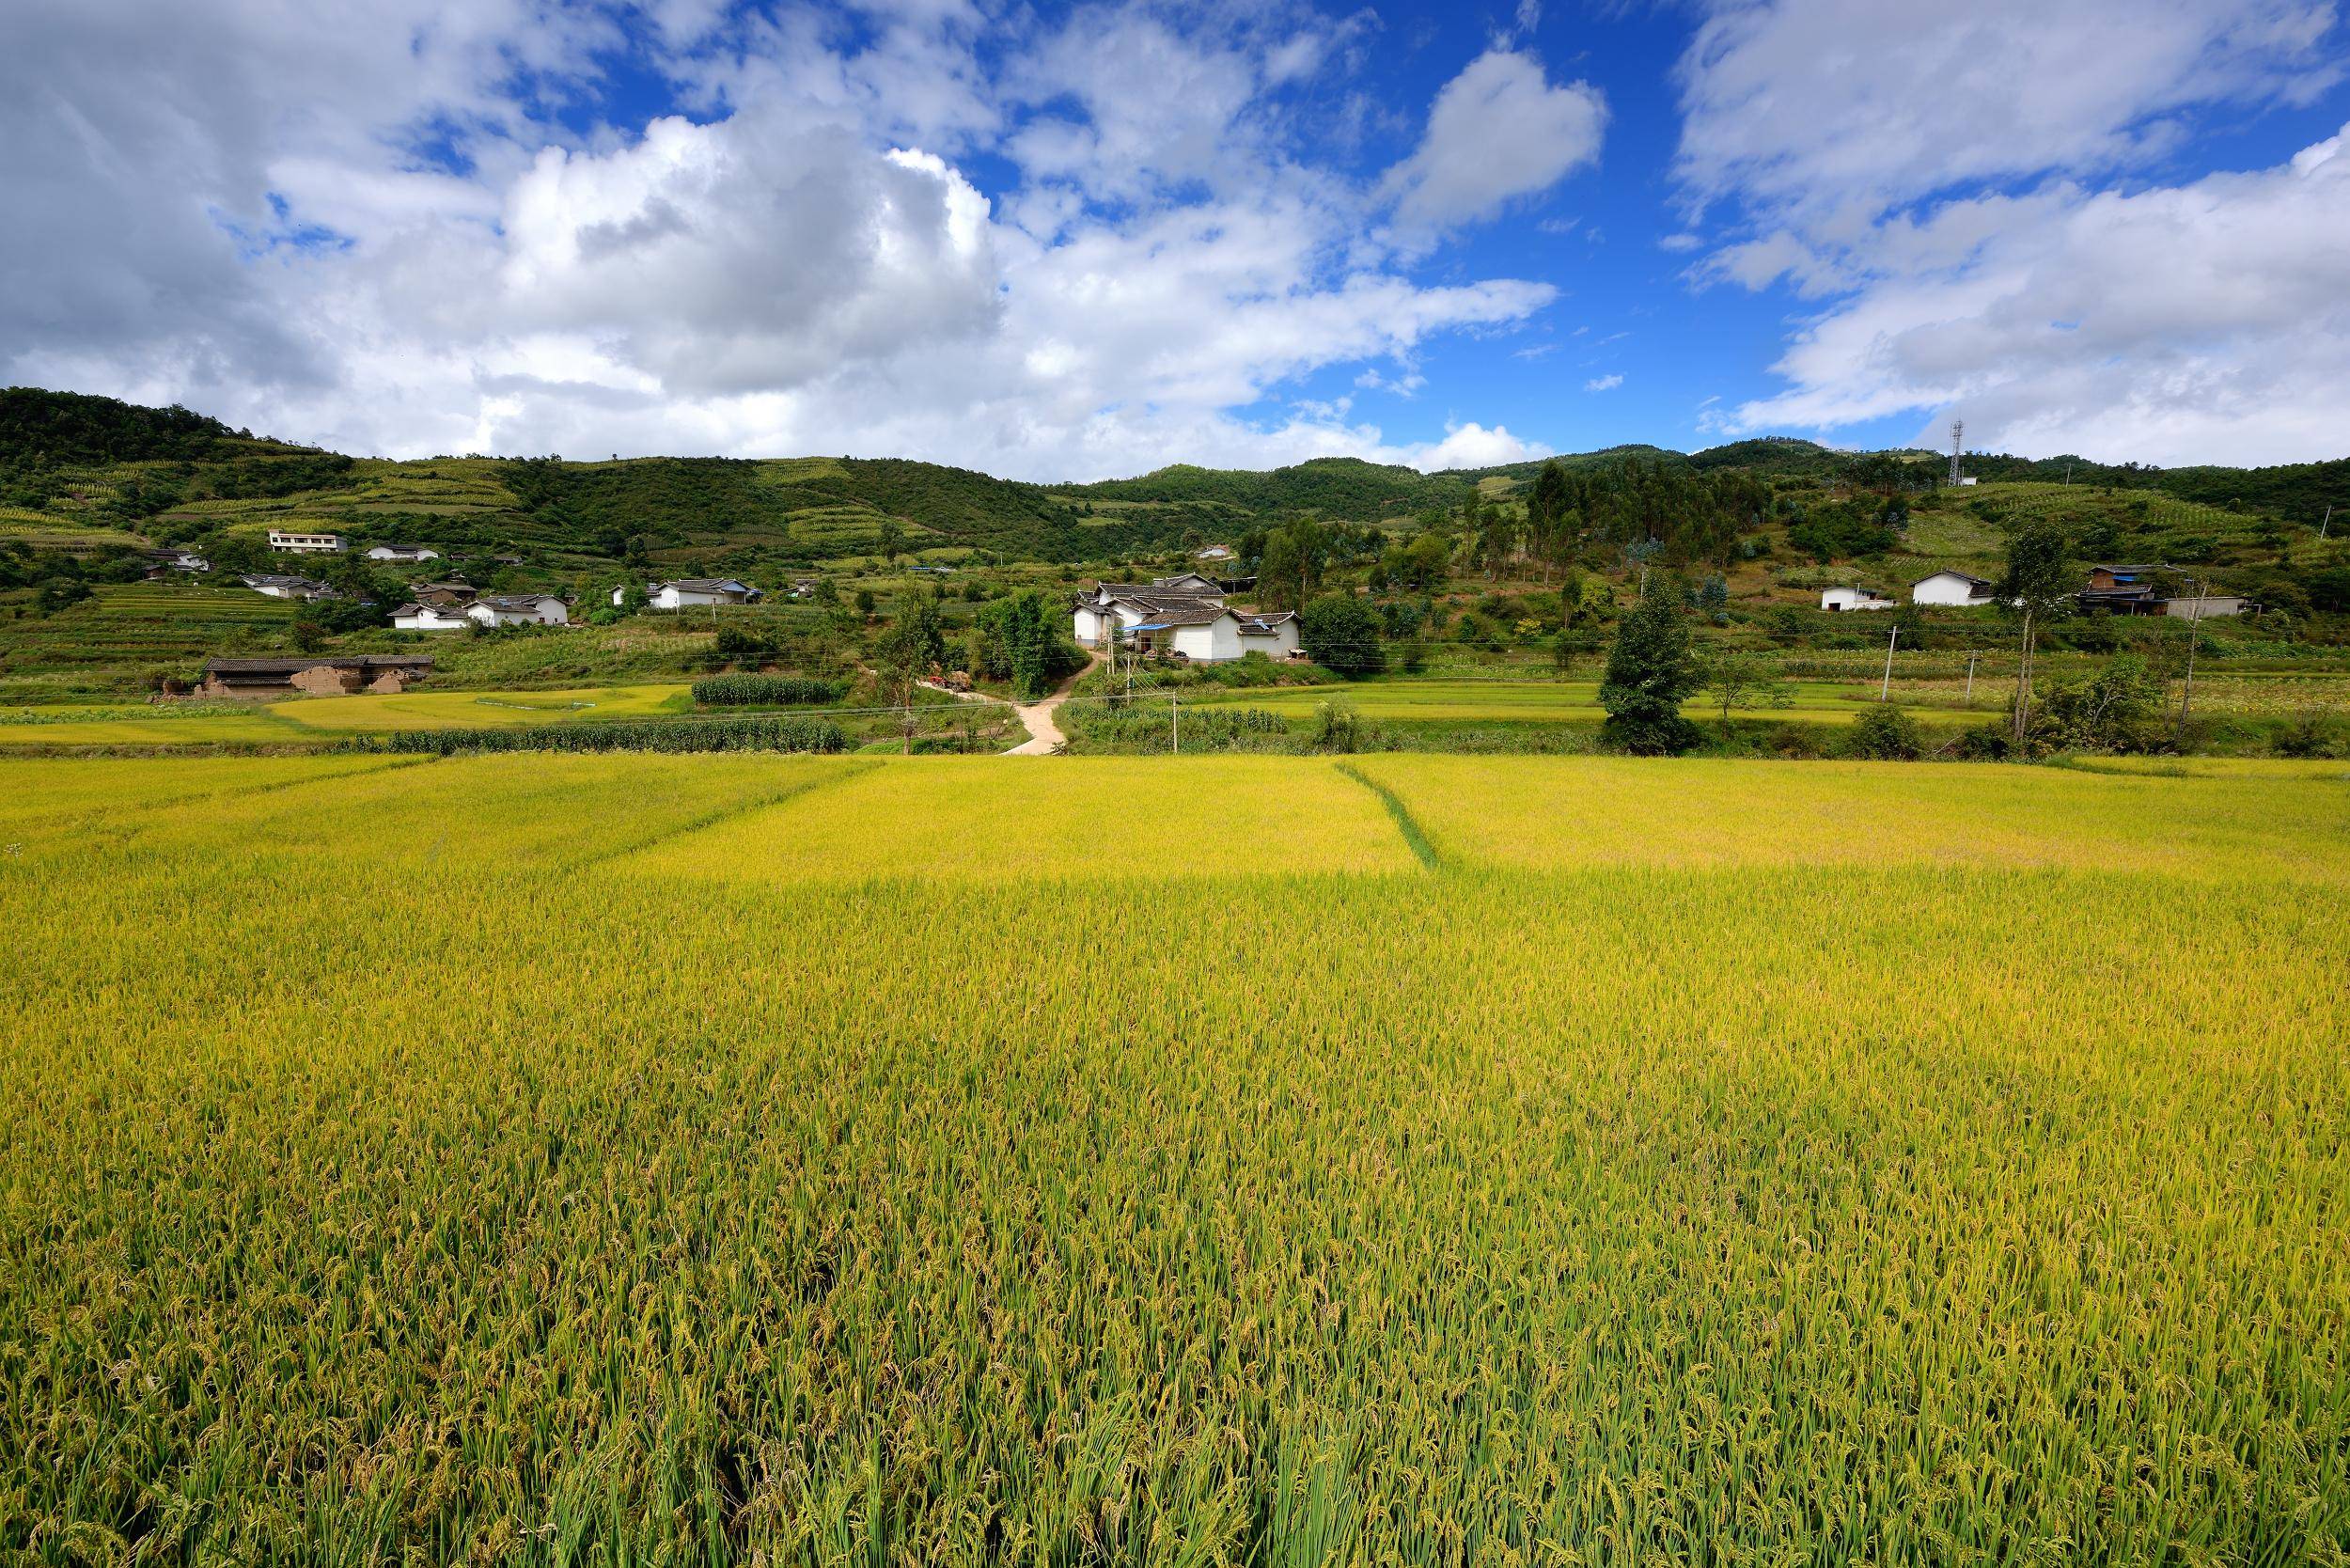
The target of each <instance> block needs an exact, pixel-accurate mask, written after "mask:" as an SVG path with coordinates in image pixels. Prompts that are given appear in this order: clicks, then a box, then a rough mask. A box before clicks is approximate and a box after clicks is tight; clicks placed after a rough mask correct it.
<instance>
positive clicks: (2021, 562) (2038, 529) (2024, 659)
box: [1993, 519, 2074, 745]
mask: <svg viewBox="0 0 2350 1568" xmlns="http://www.w3.org/2000/svg"><path fill="white" fill-rule="evenodd" d="M2073 577H2074V574H2073V563H2072V561H2071V559H2070V558H2068V556H2067V553H2066V549H2065V538H2064V530H2063V529H2062V528H2060V527H2059V526H2058V525H2056V524H2054V523H2050V522H2047V521H2045V520H2041V519H2036V520H2034V521H2032V522H2029V523H2027V524H2025V525H2023V526H2022V527H2020V528H2018V529H2016V530H2015V534H2014V537H2013V538H2012V539H2010V540H2009V541H2007V571H2006V572H2005V574H2003V575H2002V576H2001V577H2000V578H1999V584H1998V588H1996V589H1994V590H1993V591H1994V592H1995V593H1996V594H1997V595H1998V600H1999V603H2000V604H2004V605H2006V606H2007V608H2008V611H2009V613H2010V614H2012V615H2013V616H2014V617H2015V618H2016V620H2017V622H2018V623H2019V625H2020V628H2021V635H2020V636H2019V638H2018V644H2017V653H2016V665H2015V713H2014V723H2013V733H2014V738H2015V741H2016V744H2017V745H2022V744H2023V740H2024V735H2025V731H2026V729H2028V728H2029V726H2030V723H2031V660H2032V649H2033V646H2034V644H2035V643H2036V642H2037V640H2038V638H2039V635H2040V628H2041V626H2042V625H2043V624H2044V623H2045V622H2046V621H2048V620H2049V619H2053V618H2054V617H2056V616H2060V615H2061V614H2063V613H2064V607H2065V605H2066V604H2070V603H2071V602H2072V599H2073V593H2074V580H2073Z"/></svg>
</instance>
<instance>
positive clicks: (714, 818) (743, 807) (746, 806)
mask: <svg viewBox="0 0 2350 1568" xmlns="http://www.w3.org/2000/svg"><path fill="white" fill-rule="evenodd" d="M882 765H883V764H881V763H880V762H877V761H866V760H847V761H843V762H842V763H840V764H839V766H838V769H837V770H836V771H835V772H833V773H831V774H830V775H828V776H824V777H822V778H802V779H796V780H794V781H792V782H791V785H790V786H789V787H787V788H785V789H781V790H777V791H776V792H773V793H771V794H764V795H761V796H760V797H759V798H758V799H756V800H746V801H739V802H737V803H735V804H733V805H731V806H721V807H719V808H716V809H715V810H711V811H705V812H703V813H702V814H701V815H700V816H698V817H696V818H694V819H693V820H692V821H690V822H683V823H678V824H677V825H675V826H673V827H665V828H663V829H662V830H661V831H660V832H658V833H653V834H648V835H647V836H646V837H644V838H642V839H636V840H635V841H634V842H632V843H626V844H622V845H620V846H619V848H617V849H608V850H599V851H598V852H597V853H595V854H594V855H587V856H584V857H583V858H581V859H578V860H572V861H567V862H565V863H564V869H565V870H573V871H584V870H587V869H588V868H589V867H591V866H602V865H605V864H608V863H609V862H611V861H614V860H618V859H619V858H620V857H622V856H623V855H641V854H643V853H644V852H645V851H646V850H649V849H656V848H658V847H660V846H661V845H663V844H666V843H668V842H670V841H671V840H672V839H682V838H684V837H685V836H686V835H687V834H689V833H699V832H701V831H702V830H703V829H704V828H710V827H715V826H717V825H718V824H719V823H724V822H731V821H732V820H734V819H735V818H737V817H747V816H749V815H750V814H751V813H752V812H754V811H764V810H766V809H767V808H769V807H771V806H782V805H784V804H785V803H787V802H789V801H794V800H797V799H799V798H800V797H801V796H802V795H805V794H807V793H809V792H812V791H815V790H821V789H823V788H824V787H825V786H827V785H831V784H838V783H840V782H842V781H844V780H846V779H851V778H854V777H857V776H860V775H863V774H868V773H870V772H872V771H873V770H874V769H875V768H878V767H880V766H882Z"/></svg>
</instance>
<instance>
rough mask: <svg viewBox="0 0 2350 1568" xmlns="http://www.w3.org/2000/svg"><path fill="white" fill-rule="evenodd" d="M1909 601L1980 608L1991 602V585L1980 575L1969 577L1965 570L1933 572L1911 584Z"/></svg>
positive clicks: (1966, 608)
mask: <svg viewBox="0 0 2350 1568" xmlns="http://www.w3.org/2000/svg"><path fill="white" fill-rule="evenodd" d="M1909 602H1910V603H1911V604H1943V605H1948V606H1951V607H1952V608H1955V609H1962V610H1972V609H1980V608H1981V607H1982V606H1983V605H1985V604H1990V603H1991V585H1990V584H1989V583H1986V582H1984V581H1983V580H1982V578H1980V577H1969V576H1968V575H1966V573H1965V572H1950V571H1942V572H1931V573H1929V574H1927V575H1926V576H1923V577H1920V578H1919V579H1918V580H1917V581H1916V582H1914V583H1912V584H1910V585H1909Z"/></svg>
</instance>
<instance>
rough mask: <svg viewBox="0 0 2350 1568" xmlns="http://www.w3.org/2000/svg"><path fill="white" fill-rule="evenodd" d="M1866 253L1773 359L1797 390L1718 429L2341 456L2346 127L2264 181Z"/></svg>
mask: <svg viewBox="0 0 2350 1568" xmlns="http://www.w3.org/2000/svg"><path fill="white" fill-rule="evenodd" d="M1871 254H1872V256H1878V257H1883V256H1890V257H1892V258H1894V259H1896V260H1895V262H1893V263H1890V264H1888V262H1886V261H1885V260H1883V259H1879V260H1877V261H1876V262H1875V263H1873V264H1874V266H1875V267H1876V269H1877V270H1876V271H1874V272H1873V273H1872V275H1871V276H1870V277H1869V278H1868V280H1867V281H1866V282H1864V283H1863V284H1862V285H1861V286H1860V287H1859V288H1857V290H1854V291H1853V292H1852V293H1850V295H1849V296H1848V297H1845V298H1843V299H1841V300H1840V301H1839V302H1838V303H1837V304H1836V305H1834V306H1831V307H1830V308H1829V309H1828V310H1826V311H1825V314H1823V315H1822V316H1821V317H1820V318H1819V319H1818V320H1817V321H1814V322H1812V323H1811V324H1810V326H1809V327H1808V328H1807V329H1805V330H1804V331H1803V332H1802V334H1801V335H1800V336H1799V337H1797V338H1796V340H1795V341H1794V344H1793V345H1792V346H1791V347H1790V349H1789V351H1788V353H1786V355H1785V357H1784V358H1783V359H1781V361H1780V362H1779V364H1778V367H1777V368H1778V371H1779V372H1780V373H1781V374H1782V375H1784V376H1786V377H1787V378H1788V380H1789V381H1790V382H1791V383H1792V385H1791V387H1790V388H1789V390H1787V391H1786V392H1784V393H1782V394H1780V395H1778V396H1777V397H1773V398H1767V399H1763V400H1755V401H1750V402H1747V403H1745V404H1743V405H1741V406H1740V407H1739V408H1737V409H1736V410H1735V411H1734V413H1733V414H1732V415H1731V416H1729V418H1728V421H1727V424H1726V428H1728V429H1730V430H1731V431H1738V432H1747V431H1758V430H1764V429H1772V428H1783V427H1786V426H1799V427H1811V428H1833V427H1836V426H1839V425H1848V424H1855V423H1858V422H1861V421H1864V420H1870V419H1876V418H1882V417H1885V416H1893V415H1899V414H1902V413H1904V412H1907V411H1911V410H1935V411H1955V412H1957V413H1960V414H1963V415H1964V416H1965V417H1966V422H1967V428H1968V430H1969V431H1972V432H1976V434H1977V437H1978V439H1981V440H1982V441H1984V442H1985V443H1986V444H1990V445H1996V446H2001V447H2010V448H2012V449H2015V450H2019V451H2052V450H2060V449H2072V450H2079V451H2081V452H2084V453H2086V454H2087V455H2089V456H2092V457H2103V458H2111V459H2115V460H2120V459H2124V458H2137V459H2140V460H2143V461H2149V462H2154V463H2194V462H2217V461H2225V462H2231V463H2275V462H2291V461H2297V460H2304V459H2308V458H2311V457H2316V456H2340V455H2341V451H2342V440H2343V436H2342V432H2343V431H2350V384H2345V383H2344V382H2343V380H2342V374H2341V367H2342V365H2343V364H2344V363H2350V301H2346V300H2345V299H2344V297H2343V294H2342V258H2343V257H2344V256H2350V128H2345V130H2344V133H2342V134H2339V135H2336V136H2333V137H2329V138H2327V139H2326V140H2325V141H2323V142H2320V143H2317V144H2315V145H2313V146H2311V147H2309V148H2306V149H2303V150H2302V151H2300V152H2299V153H2298V154H2296V155H2295V157H2294V158H2292V159H2291V160H2290V161H2288V162H2286V163H2284V164H2280V165H2277V166H2275V167H2273V168H2268V169H2264V170H2259V171H2256V172H2252V173H2243V174H2237V173H2230V174H2217V175H2212V176H2209V177H2207V178H2205V179H2202V180H2196V181H2193V182H2191V183H2187V184H2184V185H2177V186H2163V187H2154V188H2152V189H2146V190H2140V191H2136V192H2129V193H2122V192H2112V191H2104V192H2097V191H2089V190H2085V189H2082V188H2079V187H2076V186H2070V185H2067V186H2061V187H2057V188H2053V189H2048V190H2043V191H2038V192H2034V193H2031V194H2029V195H2026V196H1998V197H1984V198H1980V199H1978V200H1976V201H1972V202H1966V203H1960V204H1953V205H1951V207H1948V208H1946V209H1944V210H1943V211H1942V212H1939V213H1938V214H1937V215H1936V216H1935V217H1933V218H1931V219H1929V220H1927V221H1925V222H1924V223H1922V224H1920V225H1919V226H1917V227H1916V229H1915V231H1914V232H1910V233H1906V234H1904V236H1902V237H1901V239H1900V241H1899V242H1898V243H1895V244H1892V245H1890V246H1888V247H1887V248H1886V250H1884V251H1883V252H1876V251H1872V252H1871ZM1939 423H1940V415H1939V413H1938V412H1937V414H1936V416H1935V418H1934V419H1933V420H1931V421H1928V424H1929V425H1930V426H1938V424H1939Z"/></svg>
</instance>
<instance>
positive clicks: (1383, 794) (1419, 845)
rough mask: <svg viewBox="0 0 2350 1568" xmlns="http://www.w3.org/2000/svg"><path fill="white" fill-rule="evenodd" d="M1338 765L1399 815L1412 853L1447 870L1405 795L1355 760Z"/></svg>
mask: <svg viewBox="0 0 2350 1568" xmlns="http://www.w3.org/2000/svg"><path fill="white" fill-rule="evenodd" d="M1334 766H1336V767H1337V769H1338V770H1339V772H1340V773H1342V774H1344V775H1346V776H1347V777H1349V778H1351V779H1353V780H1354V781H1355V783H1357V784H1360V785H1361V786H1362V787H1363V788H1364V789H1366V790H1369V791H1370V792H1371V793H1372V794H1374V795H1377V796H1378V797H1379V800H1380V803H1381V804H1382V805H1384V806H1385V807H1387V815H1388V816H1390V817H1393V818H1394V819H1395V825H1396V830H1397V831H1398V832H1400V833H1402V835H1403V841H1404V842H1405V843H1407V844H1409V845H1411V846H1412V853H1413V854H1414V855H1418V856H1419V863H1420V864H1421V865H1423V866H1425V867H1427V868H1428V869H1429V870H1432V871H1440V870H1444V861H1443V859H1442V857H1441V856H1439V855H1437V854H1436V846H1435V845H1434V844H1433V843H1430V842H1429V841H1428V835H1427V834H1426V833H1424V832H1422V831H1421V830H1420V825H1419V822H1418V819H1417V818H1415V817H1414V816H1413V815H1412V808H1410V807H1408V806H1406V805H1404V804H1403V797H1402V795H1399V794H1397V793H1396V792H1394V791H1393V790H1390V789H1388V788H1387V786H1386V785H1385V784H1382V783H1380V782H1379V781H1378V780H1377V779H1375V778H1371V777H1370V776H1367V775H1365V774H1364V773H1363V772H1362V770H1361V769H1359V768H1357V767H1355V765H1354V764H1353V763H1352V762H1339V763H1336V764H1334Z"/></svg>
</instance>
